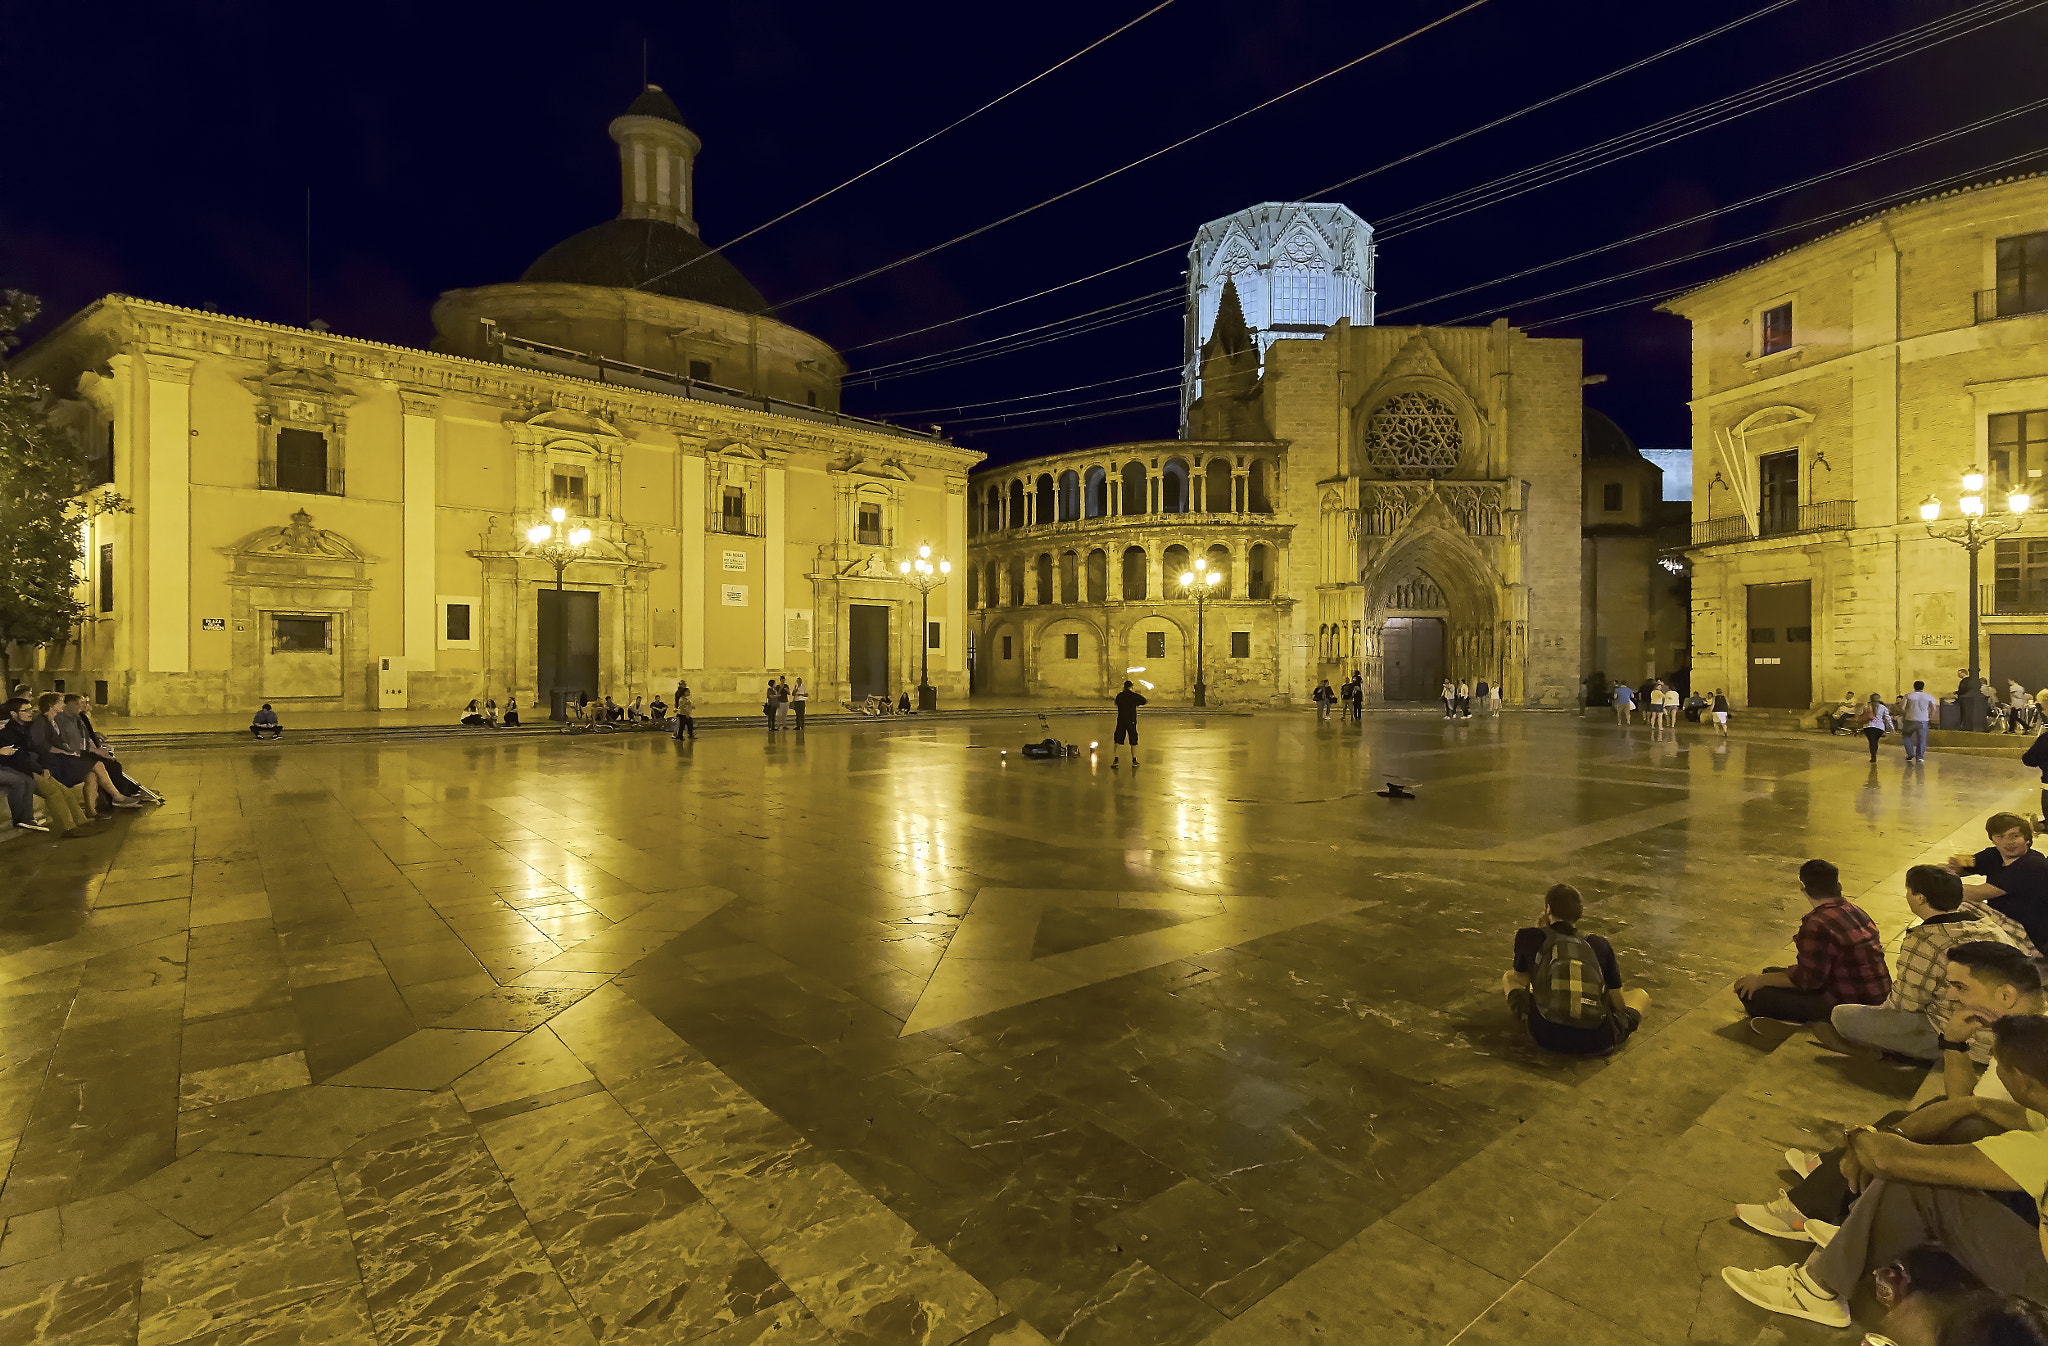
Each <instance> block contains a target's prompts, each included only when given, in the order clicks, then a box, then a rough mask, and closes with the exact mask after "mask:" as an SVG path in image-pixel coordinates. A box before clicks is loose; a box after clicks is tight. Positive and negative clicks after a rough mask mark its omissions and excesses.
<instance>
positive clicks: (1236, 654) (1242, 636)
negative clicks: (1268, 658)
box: [1230, 631, 1252, 659]
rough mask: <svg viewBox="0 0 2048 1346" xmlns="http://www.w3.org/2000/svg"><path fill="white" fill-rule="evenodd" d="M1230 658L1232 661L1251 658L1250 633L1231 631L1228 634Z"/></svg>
mask: <svg viewBox="0 0 2048 1346" xmlns="http://www.w3.org/2000/svg"><path fill="white" fill-rule="evenodd" d="M1230 657H1231V658H1233V659H1249V658H1251V657H1252V633H1251V632H1249V631H1232V632H1231V633H1230Z"/></svg>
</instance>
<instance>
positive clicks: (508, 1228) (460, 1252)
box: [334, 1105, 596, 1346]
mask: <svg viewBox="0 0 2048 1346" xmlns="http://www.w3.org/2000/svg"><path fill="white" fill-rule="evenodd" d="M451 1114H452V1115H451ZM334 1172H335V1178H336V1182H337V1185H338V1186H339V1188H340V1191H341V1200H342V1209H343V1211H344V1212H345V1214H346V1216H347V1219H348V1227H349V1236H350V1238H351V1240H352V1241H353V1242H354V1244H355V1249H356V1260H357V1264H358V1266H359V1267H360V1269H361V1273H362V1279H363V1289H364V1292H365V1295H366V1298H367V1299H368V1302H369V1306H370V1312H371V1314H372V1315H373V1317H374V1318H375V1321H376V1324H377V1329H378V1335H379V1337H380V1338H381V1339H383V1340H385V1341H387V1342H410V1341H434V1340H451V1341H452V1340H462V1341H475V1342H488V1341H499V1342H515V1341H516V1342H520V1343H522V1344H523V1343H527V1342H534V1343H542V1342H546V1343H551V1344H553V1346H594V1343H595V1342H596V1337H595V1336H594V1335H593V1334H592V1333H591V1331H590V1329H589V1327H588V1326H586V1325H585V1323H584V1320H583V1318H582V1316H581V1315H580V1314H579V1313H578V1311H577V1309H576V1305H575V1302H574V1301H573V1300H572V1299H571V1298H570V1296H569V1293H568V1291H567V1290H566V1289H565V1288H564V1286H563V1284H562V1281H561V1279H560V1277H559V1276H558V1275H557V1274H556V1271H555V1268H554V1266H553V1264H552V1263H550V1261H549V1260H548V1257H547V1254H546V1253H545V1252H544V1251H543V1250H542V1249H541V1246H540V1243H539V1242H538V1241H537V1240H536V1239H535V1237H534V1235H533V1232H532V1230H531V1229H530V1228H529V1226H528V1224H527V1221H526V1218H525V1216H524V1214H523V1213H522V1212H521V1210H520V1208H519V1204H518V1202H517V1201H516V1200H515V1199H514V1198H513V1195H512V1192H511V1189H510V1188H509V1187H508V1186H507V1185H506V1183H505V1181H504V1179H503V1178H502V1177H501V1176H500V1175H499V1171H498V1168H497V1166H496V1164H495V1163H493V1162H492V1159H491V1156H490V1152H489V1151H488V1150H487V1149H485V1148H484V1144H483V1141H482V1140H481V1139H480V1138H479V1137H478V1136H477V1135H476V1133H475V1131H474V1130H473V1129H472V1128H470V1127H469V1125H468V1123H467V1122H466V1120H464V1119H463V1118H462V1116H461V1114H460V1111H459V1109H455V1108H453V1107H452V1105H451V1106H442V1107H437V1108H431V1109H428V1110H427V1111H426V1112H424V1113H422V1114H421V1115H419V1116H417V1117H415V1118H412V1119H409V1120H408V1121H406V1122H404V1123H401V1124H400V1125H397V1126H393V1127H390V1128H387V1129H386V1130H384V1131H381V1132H379V1133H377V1134H376V1135H373V1136H370V1137H368V1138H367V1139H365V1140H364V1141H363V1143H362V1144H361V1145H359V1146H357V1147H356V1148H355V1149H353V1150H351V1151H350V1152H349V1153H348V1154H346V1155H344V1156H342V1157H341V1158H340V1159H338V1160H336V1161H335V1163H334Z"/></svg>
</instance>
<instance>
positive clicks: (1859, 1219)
mask: <svg viewBox="0 0 2048 1346" xmlns="http://www.w3.org/2000/svg"><path fill="white" fill-rule="evenodd" d="M1991 1033H1992V1056H1993V1058H1994V1059H1995V1060H1996V1061H1997V1062H1998V1069H1999V1076H2000V1078H2001V1079H2003V1080H2004V1081H2005V1084H2006V1086H2007V1087H2008V1088H2009V1089H2011V1090H2012V1096H2013V1097H2012V1101H2011V1102H2006V1101H2004V1100H2001V1099H1990V1098H1981V1097H1973V1098H1967V1099H1956V1100H1950V1101H1945V1102H1941V1103H1931V1104H1929V1105H1928V1106H1926V1107H1924V1108H1921V1109H1920V1110H1918V1111H1917V1112H1914V1113H1912V1114H1911V1115H1909V1116H1908V1117H1906V1118H1904V1119H1903V1120H1901V1121H1900V1122H1899V1123H1898V1124H1897V1126H1896V1128H1895V1129H1894V1130H1892V1131H1889V1132H1885V1131H1879V1130H1878V1129H1877V1128H1875V1127H1871V1126H1854V1127H1850V1128H1849V1129H1848V1131H1847V1133H1846V1134H1845V1135H1844V1137H1843V1140H1844V1143H1845V1146H1846V1149H1847V1153H1846V1154H1844V1156H1843V1158H1842V1175H1843V1177H1844V1179H1845V1180H1846V1181H1847V1183H1848V1186H1849V1187H1850V1189H1851V1190H1853V1191H1855V1192H1856V1193H1857V1197H1856V1201H1855V1204H1854V1205H1852V1206H1851V1207H1850V1208H1849V1214H1848V1217H1847V1218H1846V1219H1845V1220H1844V1221H1843V1222H1842V1225H1841V1228H1840V1229H1838V1230H1836V1231H1835V1232H1834V1234H1833V1235H1832V1236H1831V1237H1830V1238H1829V1239H1828V1241H1827V1243H1826V1245H1825V1246H1823V1247H1820V1248H1818V1249H1816V1250H1815V1251H1814V1253H1813V1254H1812V1255H1811V1256H1809V1257H1808V1258H1807V1259H1806V1261H1805V1263H1804V1265H1794V1266H1781V1267H1771V1268H1768V1269H1765V1270H1761V1271H1745V1270H1742V1269H1741V1268H1738V1267H1728V1268H1725V1269H1724V1270H1723V1271H1722V1272H1721V1277H1722V1279H1723V1280H1725V1281H1726V1282H1727V1283H1728V1286H1729V1288H1730V1289H1732V1290H1734V1291H1735V1293H1737V1294H1739V1295H1741V1296H1742V1297H1743V1298H1744V1299H1746V1300H1748V1301H1749V1302H1750V1303H1752V1304H1755V1305H1757V1306H1758V1307H1759V1308H1764V1309H1769V1310H1770V1311H1771V1312H1773V1313H1782V1314H1786V1315H1788V1316H1791V1317H1796V1318H1805V1319H1807V1320H1808V1321H1810V1322H1816V1323H1822V1324H1824V1325H1826V1326H1829V1327H1847V1326H1849V1322H1850V1319H1849V1310H1848V1300H1849V1296H1850V1295H1851V1294H1853V1293H1854V1292H1855V1290H1856V1287H1857V1286H1858V1285H1859V1284H1861V1283H1862V1281H1863V1278H1864V1277H1865V1276H1867V1275H1869V1274H1870V1273H1871V1272H1873V1271H1876V1270H1878V1269H1880V1268H1882V1267H1885V1266H1887V1265H1889V1264H1890V1263H1891V1262H1892V1260H1893V1259H1894V1258H1896V1257H1898V1256H1899V1255H1900V1254H1901V1253H1903V1252H1904V1251H1905V1250H1906V1249H1908V1248H1912V1247H1916V1246H1918V1245H1920V1244H1923V1243H1930V1242H1933V1243H1940V1244H1941V1245H1942V1246H1943V1247H1945V1248H1947V1249H1948V1250H1949V1251H1950V1252H1951V1253H1953V1254H1955V1257H1956V1260H1957V1261H1959V1262H1961V1263H1962V1264H1963V1266H1965V1267H1966V1268H1968V1269H1969V1271H1970V1272H1971V1274H1973V1275H1975V1276H1976V1277H1977V1278H1978V1279H1979V1280H1981V1281H1983V1282H1984V1283H1985V1284H1986V1285H1987V1286H1989V1287H1991V1288H1992V1289H1994V1290H1997V1291H1999V1292H2001V1293H2004V1294H2022V1295H2026V1296H2028V1297H2030V1298H2033V1299H2036V1300H2039V1299H2048V1258H2044V1257H2043V1255H2042V1242H2041V1235H2040V1233H2039V1232H2038V1230H2037V1229H2036V1227H2035V1220H2036V1210H2037V1203H2038V1201H2039V1200H2040V1199H2041V1197H2042V1195H2043V1192H2044V1190H2048V1116H2043V1115H2042V1114H2043V1112H2044V1111H2048V1018H2043V1017H2041V1016H2039V1015H2030V1014H2029V1015H2012V1016H2009V1017H2007V1018H2004V1019H2000V1020H1999V1021H1998V1022H1997V1023H1995V1024H1993V1025H1992V1028H1991ZM1966 1118H1981V1119H1982V1120H1983V1121H1984V1122H1986V1123H1988V1124H1989V1125H1990V1126H1992V1127H1994V1128H1996V1131H1995V1133H1994V1134H1991V1135H1987V1136H1985V1137H1984V1138H1983V1139H1981V1140H1978V1141H1976V1142H1974V1143H1961V1144H1958V1143H1944V1142H1946V1141H1947V1134H1948V1132H1949V1129H1950V1127H1951V1126H1953V1125H1954V1124H1955V1123H1957V1122H1960V1121H1962V1120H1964V1119H1966ZM2022 1212H2024V1213H2022Z"/></svg>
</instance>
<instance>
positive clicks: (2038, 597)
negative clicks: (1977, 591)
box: [1992, 538, 2048, 612]
mask: <svg viewBox="0 0 2048 1346" xmlns="http://www.w3.org/2000/svg"><path fill="white" fill-rule="evenodd" d="M1997 545H1998V560H1997V568H1996V570H1995V571H1994V574H1995V575H1996V577H1997V578H1996V580H1995V581H1994V588H1993V590H1992V592H1993V594H1994V596H1995V598H1996V601H1997V610H1998V611H1999V612H2048V538H2000V539H1999V540H1998V544H1997Z"/></svg>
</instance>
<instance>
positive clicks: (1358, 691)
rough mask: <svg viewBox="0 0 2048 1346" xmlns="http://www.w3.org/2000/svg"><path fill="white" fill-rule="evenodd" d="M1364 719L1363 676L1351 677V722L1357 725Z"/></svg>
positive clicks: (1354, 675)
mask: <svg viewBox="0 0 2048 1346" xmlns="http://www.w3.org/2000/svg"><path fill="white" fill-rule="evenodd" d="M1364 718H1365V674H1363V673H1353V674H1352V675H1351V722H1352V723H1353V724H1357V723H1358V722H1359V721H1360V720H1363V719H1364Z"/></svg>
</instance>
